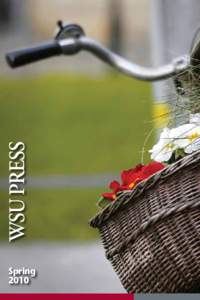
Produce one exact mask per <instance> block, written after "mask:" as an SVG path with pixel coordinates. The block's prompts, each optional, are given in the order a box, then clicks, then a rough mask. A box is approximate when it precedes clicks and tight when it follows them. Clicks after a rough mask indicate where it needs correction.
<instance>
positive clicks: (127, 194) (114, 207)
mask: <svg viewBox="0 0 200 300" xmlns="http://www.w3.org/2000/svg"><path fill="white" fill-rule="evenodd" d="M198 162H200V151H199V150H198V151H196V152H194V153H192V154H190V155H187V156H185V157H184V158H182V159H180V160H179V161H177V162H175V163H173V164H171V165H169V166H167V167H165V168H164V169H162V170H161V171H159V172H156V173H155V174H153V175H152V176H150V177H149V178H148V179H146V180H143V181H142V182H140V183H139V184H138V185H137V186H136V188H134V189H133V190H127V191H123V192H119V193H117V199H116V200H115V201H114V202H111V204H109V205H108V206H106V207H105V208H104V209H103V210H102V211H100V212H99V213H97V214H96V215H95V216H94V217H93V218H92V219H91V220H90V221H89V224H90V226H91V227H93V228H100V227H101V226H102V225H103V224H105V221H107V220H108V219H109V218H110V217H111V216H113V215H114V214H115V213H116V212H117V211H118V210H120V209H121V208H123V207H125V206H126V205H127V204H128V203H129V202H130V201H133V198H134V199H136V198H138V197H139V196H141V195H142V194H143V193H144V192H145V191H146V190H148V189H151V188H153V187H154V186H155V184H156V183H157V182H159V181H161V180H162V182H164V181H165V180H167V178H168V177H170V176H172V175H173V174H175V173H177V172H178V171H180V170H181V169H183V168H185V167H188V166H190V165H193V164H195V163H198Z"/></svg>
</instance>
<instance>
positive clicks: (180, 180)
mask: <svg viewBox="0 0 200 300" xmlns="http://www.w3.org/2000/svg"><path fill="white" fill-rule="evenodd" d="M117 196H118V197H117V200H116V201H115V202H113V204H111V205H109V206H108V207H106V208H105V209H104V210H103V211H102V212H101V213H100V214H98V215H97V216H95V217H94V218H93V219H92V220H91V222H90V225H91V226H92V227H97V228H98V229H99V231H100V234H101V238H102V242H103V245H104V248H105V252H106V257H107V258H108V259H109V260H110V262H111V264H112V265H113V268H114V270H115V271H116V273H117V274H118V276H119V278H120V280H121V282H122V284H123V286H124V288H125V289H126V290H127V292H129V293H139V292H140V293H141V292H143V293H153V292H154V293H158V292H159V293H161V292H164V293H174V292H180V293H181V292H200V152H196V153H194V154H192V155H190V156H187V157H185V158H184V159H182V160H180V161H178V162H176V163H174V164H172V165H170V166H168V167H167V168H165V169H163V170H162V171H161V172H158V173H156V174H155V175H153V176H151V177H150V178H149V179H147V180H145V181H143V182H141V183H140V184H138V186H137V187H136V188H135V189H134V190H132V191H126V192H121V193H118V195H117Z"/></svg>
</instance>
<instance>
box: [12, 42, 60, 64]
mask: <svg viewBox="0 0 200 300" xmlns="http://www.w3.org/2000/svg"><path fill="white" fill-rule="evenodd" d="M60 54H62V48H61V46H60V45H59V43H58V41H56V40H54V41H50V42H46V43H44V44H41V45H37V46H33V47H32V48H26V49H19V50H15V51H12V52H9V53H7V54H6V60H7V63H8V65H9V66H10V67H11V68H16V67H20V66H23V65H26V64H29V63H32V62H35V61H38V60H41V59H45V58H48V57H51V56H56V55H60Z"/></svg>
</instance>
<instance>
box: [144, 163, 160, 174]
mask: <svg viewBox="0 0 200 300" xmlns="http://www.w3.org/2000/svg"><path fill="white" fill-rule="evenodd" d="M164 167H165V165H164V164H162V163H159V162H151V163H150V164H148V165H147V166H144V168H143V170H142V173H143V174H145V175H147V176H148V177H149V176H151V175H153V174H154V173H156V172H158V171H160V170H162V169H164Z"/></svg>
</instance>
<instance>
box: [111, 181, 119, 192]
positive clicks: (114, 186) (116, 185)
mask: <svg viewBox="0 0 200 300" xmlns="http://www.w3.org/2000/svg"><path fill="white" fill-rule="evenodd" d="M109 188H110V189H111V190H114V191H116V190H118V189H119V188H120V183H119V182H118V181H116V180H114V181H112V182H111V183H110V185H109Z"/></svg>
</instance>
